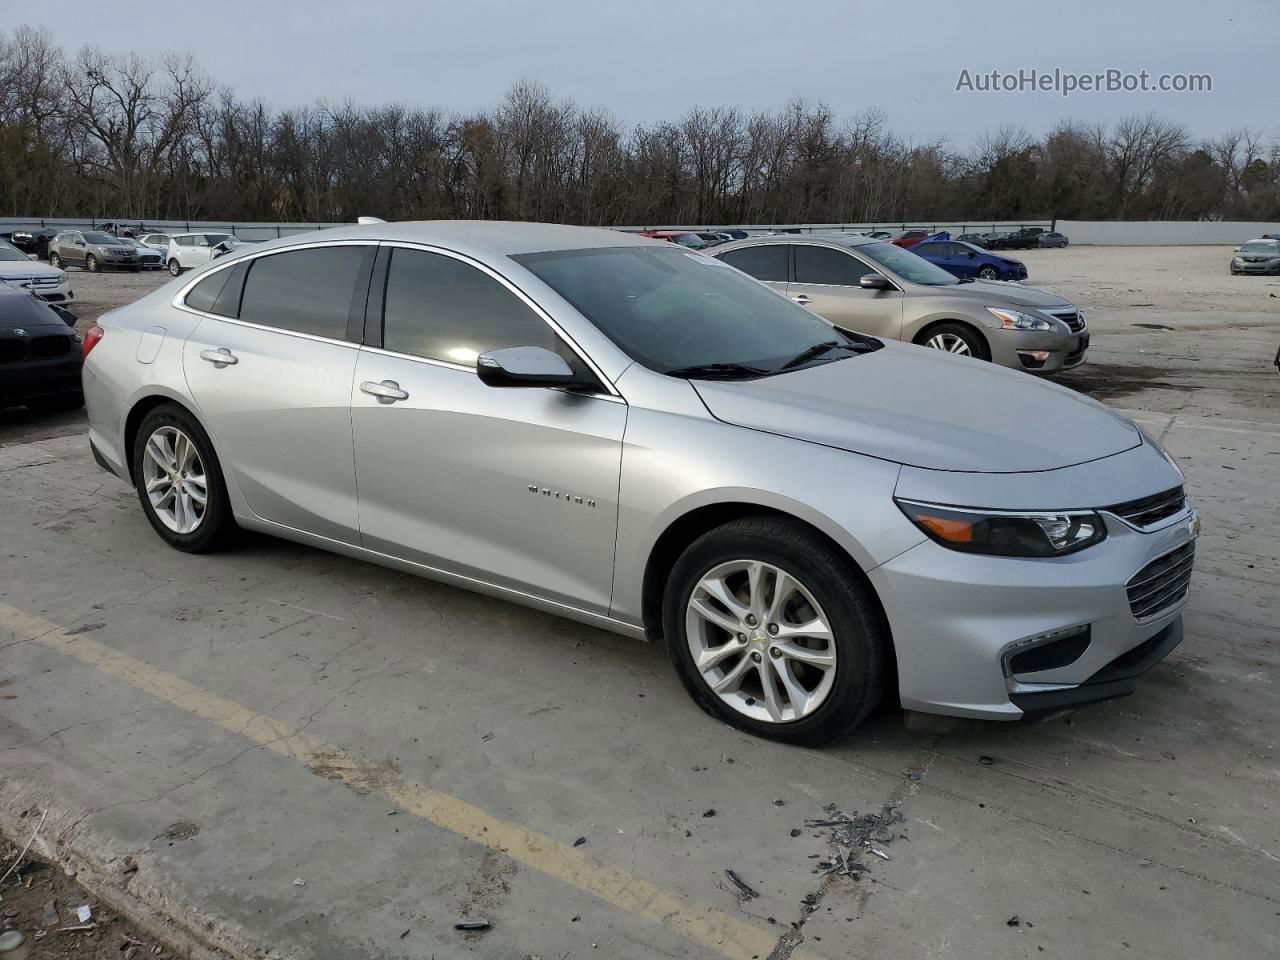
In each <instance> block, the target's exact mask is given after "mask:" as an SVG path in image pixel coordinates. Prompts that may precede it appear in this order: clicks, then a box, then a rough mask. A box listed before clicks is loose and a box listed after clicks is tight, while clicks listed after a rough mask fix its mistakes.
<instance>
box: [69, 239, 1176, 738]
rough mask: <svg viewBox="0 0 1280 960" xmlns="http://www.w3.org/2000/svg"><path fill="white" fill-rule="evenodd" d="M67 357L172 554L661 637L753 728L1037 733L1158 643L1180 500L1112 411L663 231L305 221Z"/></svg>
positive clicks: (166, 293) (1172, 572)
mask: <svg viewBox="0 0 1280 960" xmlns="http://www.w3.org/2000/svg"><path fill="white" fill-rule="evenodd" d="M85 351H86V353H87V359H86V362H85V372H84V389H85V393H86V395H87V399H88V407H89V420H90V444H91V449H92V452H93V454H94V456H95V457H96V458H97V460H98V462H99V463H100V464H101V465H102V466H103V467H105V468H106V469H107V470H109V471H110V472H112V473H114V474H115V475H116V476H117V477H119V478H120V479H122V480H124V481H127V482H129V483H131V484H132V485H133V486H134V487H135V489H136V491H137V495H138V499H139V502H140V504H141V508H142V510H143V512H144V513H145V515H146V517H147V519H148V521H149V522H150V524H151V526H152V527H153V528H154V529H155V531H156V533H157V534H158V535H159V536H160V538H161V539H162V540H164V541H165V542H166V543H168V544H169V545H170V546H172V547H175V548H177V549H179V550H185V551H205V550H211V549H213V548H215V547H217V546H219V545H222V544H224V543H226V542H227V541H228V539H229V538H230V537H231V536H232V535H233V534H234V533H235V531H236V529H237V528H241V527H242V528H248V529H252V530H257V531H263V532H266V533H270V534H274V535H276V536H280V537H284V538H287V539H290V540H295V541H298V542H300V543H304V544H309V545H312V546H315V547H319V548H322V549H326V550H332V551H336V552H338V553H342V554H346V555H348V556H351V557H355V558H359V559H363V560H368V561H372V562H374V563H380V564H385V565H387V566H391V567H395V568H398V569H401V570H406V571H410V572H412V573H416V574H420V575H423V576H427V577H432V578H435V579H439V580H443V581H446V582H448V583H452V584H456V585H459V586H462V587H466V588H468V589H472V590H477V591H481V592H484V593H487V594H490V595H493V596H496V597H500V598H503V599H507V600H512V601H515V602H518V603H523V604H527V605H530V606H533V607H537V608H540V609H542V610H547V611H551V612H554V613H557V614H561V615H563V616H566V617H570V618H573V619H576V620H580V621H583V622H585V623H589V624H594V625H597V626H600V627H604V628H606V629H609V630H614V631H617V632H619V633H622V634H627V635H632V636H635V637H639V638H649V639H651V640H655V641H662V642H665V644H666V646H667V648H668V650H669V651H670V655H671V659H672V662H673V663H674V665H675V670H676V672H677V674H678V675H679V677H680V679H681V680H682V681H683V683H684V685H685V686H686V688H687V689H688V691H689V693H690V694H691V695H692V697H693V699H694V700H695V701H697V703H698V704H699V705H700V706H701V707H702V708H703V709H704V710H706V711H707V712H708V713H710V714H712V715H713V716H715V717H718V718H720V719H722V720H724V721H726V722H728V723H730V724H733V725H735V726H737V727H740V728H741V729H743V730H747V731H750V732H752V733H755V734H759V735H763V736H767V737H774V738H777V739H779V740H785V741H790V742H793V743H805V744H816V743H821V742H824V741H827V740H830V739H832V738H834V737H838V736H840V735H842V734H844V733H846V732H847V731H850V730H852V729H853V728H854V727H856V726H857V725H858V724H859V723H860V722H861V721H862V720H864V719H865V718H866V717H867V715H868V714H869V713H870V712H871V711H872V710H873V709H874V708H875V707H876V705H877V703H879V702H880V701H881V700H882V699H883V698H884V697H886V696H890V697H896V699H897V701H898V702H900V703H901V704H902V705H903V706H904V707H905V708H906V709H907V710H909V711H924V712H933V713H941V714H950V715H957V716H964V717H976V718H989V719H994V720H1014V719H1018V718H1021V717H1024V716H1028V715H1039V714H1044V713H1046V712H1054V711H1059V710H1062V709H1064V708H1069V707H1074V706H1078V705H1080V704H1084V703H1088V702H1091V701H1095V700H1102V699H1106V698H1108V697H1114V696H1118V695H1121V694H1124V693H1128V692H1130V691H1132V690H1133V688H1134V684H1135V681H1136V679H1137V677H1138V676H1140V675H1141V674H1142V673H1144V672H1145V671H1146V670H1148V669H1149V668H1150V667H1152V666H1153V665H1154V664H1155V663H1157V662H1158V661H1159V660H1160V659H1162V658H1163V657H1164V656H1165V655H1166V654H1168V653H1169V651H1170V650H1172V649H1173V648H1174V647H1175V646H1176V645H1177V644H1178V643H1179V641H1180V640H1181V638H1182V626H1181V616H1180V615H1181V612H1182V609H1183V607H1184V605H1185V603H1186V597H1187V590H1188V583H1189V581H1190V577H1191V567H1192V562H1193V555H1194V550H1195V537H1196V531H1197V524H1196V519H1195V514H1194V512H1193V510H1192V507H1191V505H1190V504H1189V503H1188V500H1187V498H1186V496H1185V495H1184V491H1183V478H1182V475H1181V473H1180V472H1179V470H1178V468H1177V466H1175V464H1174V463H1173V461H1172V460H1170V458H1169V457H1168V456H1167V455H1166V454H1165V453H1164V451H1163V450H1161V448H1160V446H1159V445H1158V444H1157V443H1156V442H1155V441H1154V440H1152V439H1151V437H1149V436H1148V435H1146V434H1145V433H1144V432H1143V431H1142V430H1140V429H1139V428H1138V427H1137V426H1135V425H1134V424H1133V423H1132V422H1131V421H1129V420H1127V419H1125V418H1124V417H1122V416H1120V415H1118V414H1116V413H1114V412H1112V411H1110V410H1108V409H1107V408H1106V407H1104V406H1102V405H1100V404H1098V403H1095V402H1094V401H1092V400H1089V399H1087V398H1085V397H1082V396H1080V395H1078V394H1075V393H1073V392H1071V391H1069V390H1066V389H1064V388H1061V387H1058V386H1055V385H1053V384H1050V383H1045V382H1042V381H1040V380H1037V379H1033V378H1030V377H1025V376H1023V375H1021V374H1018V373H1014V372H1010V371H1007V370H1004V369H1001V368H998V367H995V366H992V365H989V364H976V363H973V362H972V361H970V360H966V359H963V358H959V357H955V356H951V355H948V354H946V353H943V352H940V351H934V350H921V349H919V348H917V347H913V346H908V345H904V344H899V343H895V342H891V341H882V340H880V339H877V338H874V337H870V336H865V335H855V334H846V333H842V332H841V331H839V330H838V329H837V328H835V327H833V326H832V325H831V324H829V323H828V322H826V321H825V320H823V319H821V318H820V317H818V316H816V315H814V314H813V313H810V312H809V311H807V310H805V309H803V308H802V307H800V306H797V305H796V304H794V303H792V302H790V301H789V300H788V299H787V298H786V297H785V296H779V295H778V294H777V293H775V292H774V291H772V290H770V289H769V288H768V287H766V286H765V285H763V284H761V283H759V282H757V281H755V280H753V279H751V278H750V277H748V276H746V275H745V274H743V273H742V272H740V271H738V270H735V269H732V268H730V267H728V266H727V265H726V264H724V263H722V262H720V261H718V260H715V259H713V258H711V257H708V256H706V255H704V254H701V253H698V252H696V251H692V250H686V249H683V248H681V247H679V246H677V245H675V244H671V243H666V242H662V241H654V240H647V239H644V238H641V237H636V236H632V235H627V234H623V233H618V232H613V231H605V230H592V229H583V228H578V227H565V226H551V225H540V224H529V223H506V224H504V223H480V222H471V223H468V222H448V223H407V224H382V223H378V224H371V225H365V226H358V227H350V228H339V229H334V230H327V231H325V232H324V233H323V234H312V235H308V236H306V237H291V238H286V239H283V240H279V241H273V242H271V243H268V244H263V245H261V246H256V247H252V248H249V249H245V250H239V251H236V252H234V253H232V254H230V255H228V256H226V257H224V258H222V259H220V260H217V261H216V262H214V263H211V264H209V265H207V266H206V267H204V268H202V269H201V270H199V271H198V272H195V273H194V274H192V275H191V276H189V277H183V278H180V279H178V280H175V281H173V282H171V283H170V284H169V285H168V286H166V287H163V288H161V289H160V290H157V291H155V292H154V293H152V294H150V295H148V296H146V297H144V298H143V299H141V300H139V301H138V302H136V303H134V304H132V305H130V306H128V307H125V308H123V309H119V310H116V311H113V312H111V313H108V314H106V315H104V316H103V317H102V319H101V321H100V324H99V326H97V327H95V328H94V329H93V330H92V331H91V332H90V334H89V336H88V337H87V338H86V341H85ZM925 385H927V388H926V387H925Z"/></svg>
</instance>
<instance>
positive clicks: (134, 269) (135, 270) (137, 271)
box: [129, 267, 142, 273]
mask: <svg viewBox="0 0 1280 960" xmlns="http://www.w3.org/2000/svg"><path fill="white" fill-rule="evenodd" d="M129 272H130V273H141V272H142V267H130V268H129Z"/></svg>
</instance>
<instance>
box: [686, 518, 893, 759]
mask: <svg viewBox="0 0 1280 960" xmlns="http://www.w3.org/2000/svg"><path fill="white" fill-rule="evenodd" d="M737 559H752V560H762V561H764V562H766V563H770V564H773V565H775V566H777V567H780V568H782V569H783V570H785V571H787V572H788V573H789V574H791V575H792V576H794V577H796V578H797V579H798V580H799V581H800V582H801V583H803V584H804V585H805V587H806V589H808V590H809V591H810V593H812V595H813V597H814V598H815V599H816V600H817V602H818V603H819V605H820V606H821V607H822V609H823V611H824V612H825V613H826V615H827V620H828V621H829V622H830V624H831V628H832V633H833V636H834V638H835V640H834V644H835V649H836V655H837V656H836V666H835V671H836V676H835V680H834V681H833V683H832V686H831V689H830V691H829V693H828V694H827V698H826V700H825V701H823V703H822V704H821V705H820V706H819V707H818V708H817V709H816V710H814V711H813V712H812V713H811V714H809V715H808V716H806V717H803V718H801V719H799V720H793V721H790V722H784V723H770V722H765V721H761V720H756V719H754V718H752V717H748V716H745V715H744V714H741V713H739V712H738V711H737V710H735V709H734V708H733V707H731V706H729V705H728V704H727V703H725V702H724V701H723V700H721V699H720V697H718V696H717V695H716V694H715V693H714V692H713V691H712V690H711V688H710V687H709V686H708V685H707V682H706V680H704V679H703V677H702V675H701V674H700V673H699V672H698V670H697V668H696V667H695V665H694V660H693V654H692V652H691V651H690V649H689V643H688V637H687V634H686V629H685V611H686V609H687V607H688V604H689V598H690V596H691V595H692V593H693V590H694V588H695V586H696V585H697V583H698V581H699V580H700V579H701V578H702V577H703V576H704V575H705V574H706V573H707V572H708V571H709V570H711V569H713V568H714V567H716V566H717V565H718V564H721V563H726V562H728V561H731V560H737ZM662 621H663V632H664V634H665V636H666V642H667V651H668V653H669V654H670V656H671V661H672V663H673V664H674V665H675V668H676V673H677V674H678V675H679V677H680V680H681V682H682V683H683V684H684V686H685V689H686V690H688V692H689V695H690V696H691V697H693V700H694V702H695V703H697V704H698V706H700V707H701V708H702V709H703V710H705V711H706V712H707V713H709V714H710V715H711V716H713V717H716V718H717V719H719V720H723V721H724V722H725V723H727V724H729V725H730V726H733V727H737V728H738V729H740V730H745V731H747V732H748V733H753V734H756V735H757V736H761V737H767V738H769V739H772V740H781V741H783V742H786V743H795V744H803V745H807V746H817V745H819V744H823V743H827V742H829V741H831V740H835V739H837V738H839V737H842V736H844V735H846V734H848V733H849V732H851V731H852V730H853V729H854V728H855V727H857V726H858V725H859V724H861V723H862V722H863V721H864V720H865V719H866V718H867V716H868V715H869V714H870V713H871V712H872V711H873V710H874V709H875V708H876V706H877V705H878V704H879V703H880V701H881V699H882V697H883V695H884V688H885V680H886V675H887V659H888V656H889V651H890V642H889V637H888V635H887V632H886V629H885V627H884V626H883V624H882V621H881V618H880V616H879V613H878V610H877V608H876V605H875V602H874V600H873V598H872V596H871V593H870V588H869V587H868V586H867V585H866V584H865V582H864V581H863V580H862V578H861V576H860V575H859V574H858V572H857V569H856V568H855V567H854V565H853V561H852V560H850V558H849V557H847V556H845V555H844V554H843V553H841V552H840V551H839V550H838V549H836V548H835V547H833V546H832V545H831V544H830V543H828V542H826V541H825V540H823V539H822V538H821V537H819V536H816V535H815V534H814V533H812V532H811V531H810V530H808V529H807V528H805V527H804V526H802V525H801V524H799V523H795V522H790V521H787V520H785V519H777V518H774V517H763V516H761V517H747V518H743V519H741V520H734V521H732V522H731V523H726V524H725V525H723V526H720V527H717V528H715V529H714V530H711V531H709V532H707V533H705V534H703V535H702V536H701V537H699V538H698V539H697V540H695V541H694V542H693V543H692V544H690V546H689V547H688V548H687V549H686V550H685V551H684V553H683V554H681V556H680V559H679V560H677V561H676V563H675V566H674V567H672V570H671V575H670V577H669V578H668V580H667V586H666V592H665V595H664V597H663V604H662Z"/></svg>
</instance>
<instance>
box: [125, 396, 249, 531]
mask: <svg viewBox="0 0 1280 960" xmlns="http://www.w3.org/2000/svg"><path fill="white" fill-rule="evenodd" d="M133 478H134V486H135V487H136V488H137V491H138V499H139V500H140V501H141V502H142V508H143V510H144V511H145V512H146V514H147V519H148V520H150V521H151V526H152V527H154V528H155V531H156V533H158V534H160V537H161V538H162V539H163V540H164V541H165V542H166V543H168V544H169V545H170V546H172V547H176V548H177V549H179V550H184V551H187V552H189V553H200V552H203V551H206V550H212V549H215V548H216V547H218V546H220V545H221V544H222V543H223V542H225V541H226V539H227V538H228V537H229V536H230V534H231V533H232V532H233V531H234V530H235V520H234V519H233V518H232V516H231V504H230V502H229V501H228V499H227V489H226V485H225V483H224V482H223V479H222V471H221V468H220V466H219V465H218V459H217V457H216V456H215V454H214V452H213V446H212V445H211V444H210V443H209V438H208V436H207V435H206V434H205V432H204V430H203V429H202V428H201V427H200V424H199V423H198V422H197V421H196V419H195V418H194V417H193V416H191V414H190V413H188V412H187V411H186V410H184V409H183V408H182V407H180V406H178V405H177V404H163V405H161V406H159V407H156V408H155V409H154V410H152V411H151V412H150V413H148V414H147V415H146V417H144V418H143V421H142V425H141V427H140V428H139V430H138V436H137V438H136V439H135V441H134V449H133Z"/></svg>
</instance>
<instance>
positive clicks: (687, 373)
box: [666, 363, 769, 380]
mask: <svg viewBox="0 0 1280 960" xmlns="http://www.w3.org/2000/svg"><path fill="white" fill-rule="evenodd" d="M768 372H769V371H768V370H762V369H761V368H760V367H750V366H747V365H746V364H745V363H698V364H694V365H693V366H691V367H676V368H675V369H674V370H668V371H667V372H666V373H667V376H668V377H683V378H684V379H686V380H689V379H696V380H743V379H746V378H748V377H762V376H764V375H765V374H766V373H768Z"/></svg>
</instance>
